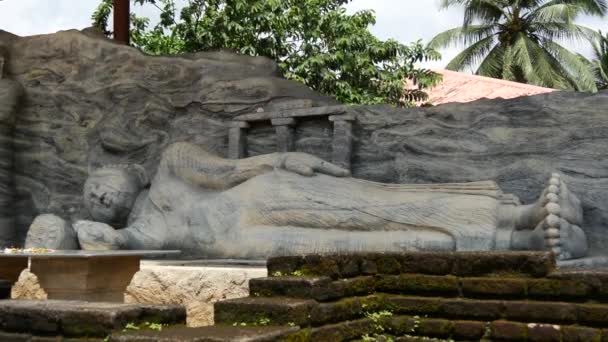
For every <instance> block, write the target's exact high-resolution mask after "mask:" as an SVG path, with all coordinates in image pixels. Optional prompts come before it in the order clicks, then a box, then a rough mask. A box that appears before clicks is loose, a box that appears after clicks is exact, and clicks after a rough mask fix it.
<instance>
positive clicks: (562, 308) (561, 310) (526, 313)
mask: <svg viewBox="0 0 608 342" xmlns="http://www.w3.org/2000/svg"><path fill="white" fill-rule="evenodd" d="M504 317H505V318H506V319H510V320H516V321H523V322H526V321H527V322H544V323H566V324H572V323H576V322H577V318H578V317H577V307H576V305H574V304H570V303H560V302H534V301H505V302H504Z"/></svg>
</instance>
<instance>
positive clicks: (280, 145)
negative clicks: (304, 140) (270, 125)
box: [274, 119, 294, 152]
mask: <svg viewBox="0 0 608 342" xmlns="http://www.w3.org/2000/svg"><path fill="white" fill-rule="evenodd" d="M291 120H293V119H291ZM274 128H275V131H276V134H277V136H276V140H277V152H291V151H293V150H294V129H293V127H292V126H290V125H278V126H274Z"/></svg>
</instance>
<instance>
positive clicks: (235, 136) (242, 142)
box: [228, 121, 249, 159]
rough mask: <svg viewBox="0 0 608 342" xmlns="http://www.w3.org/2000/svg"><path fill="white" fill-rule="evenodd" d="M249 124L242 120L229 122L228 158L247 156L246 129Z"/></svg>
mask: <svg viewBox="0 0 608 342" xmlns="http://www.w3.org/2000/svg"><path fill="white" fill-rule="evenodd" d="M248 128H249V124H248V123H246V122H244V121H233V122H231V123H230V131H229V132H228V159H240V158H245V157H246V156H247V129H248Z"/></svg>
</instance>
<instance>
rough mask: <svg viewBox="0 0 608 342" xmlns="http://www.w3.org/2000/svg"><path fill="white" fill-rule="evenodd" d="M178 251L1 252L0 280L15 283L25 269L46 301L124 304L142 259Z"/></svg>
mask: <svg viewBox="0 0 608 342" xmlns="http://www.w3.org/2000/svg"><path fill="white" fill-rule="evenodd" d="M179 253H180V251H154V250H136V251H53V252H47V253H0V258H1V259H2V260H1V261H0V278H3V279H7V280H9V281H10V282H11V283H14V282H16V280H17V278H18V277H19V274H20V273H21V271H23V270H24V269H26V268H27V267H28V259H29V260H30V261H31V263H30V271H31V272H32V273H34V274H35V275H36V276H37V277H38V280H39V282H40V286H41V287H42V288H43V289H44V290H45V291H46V293H47V296H48V299H66V300H82V301H90V302H123V300H124V299H123V296H124V292H125V290H126V288H127V286H128V285H129V283H130V282H131V279H132V278H133V275H134V274H135V273H136V272H137V271H139V263H140V260H141V258H142V257H161V256H168V255H176V254H179Z"/></svg>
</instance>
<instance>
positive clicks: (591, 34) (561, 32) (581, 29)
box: [530, 22, 598, 41]
mask: <svg viewBox="0 0 608 342" xmlns="http://www.w3.org/2000/svg"><path fill="white" fill-rule="evenodd" d="M530 31H531V32H533V33H534V34H535V35H537V36H539V37H542V38H545V39H550V40H573V41H587V40H591V39H594V38H596V37H597V35H598V34H597V32H596V31H595V30H593V29H590V28H588V27H585V26H582V25H576V24H572V23H561V22H535V23H533V24H531V25H530Z"/></svg>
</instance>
